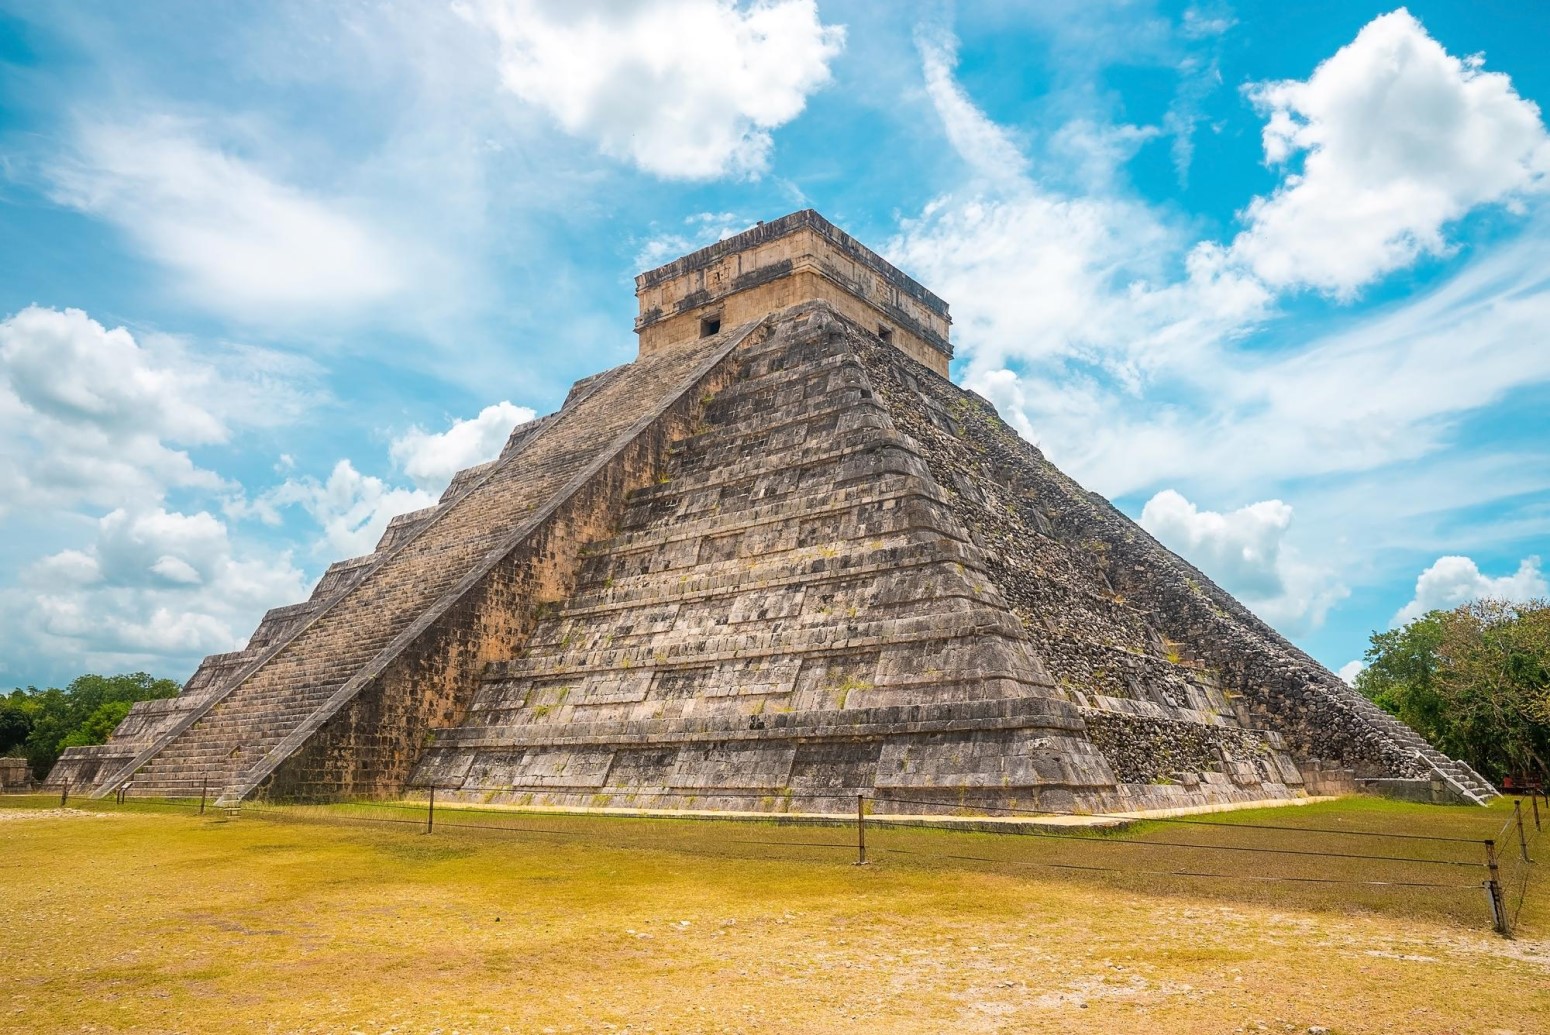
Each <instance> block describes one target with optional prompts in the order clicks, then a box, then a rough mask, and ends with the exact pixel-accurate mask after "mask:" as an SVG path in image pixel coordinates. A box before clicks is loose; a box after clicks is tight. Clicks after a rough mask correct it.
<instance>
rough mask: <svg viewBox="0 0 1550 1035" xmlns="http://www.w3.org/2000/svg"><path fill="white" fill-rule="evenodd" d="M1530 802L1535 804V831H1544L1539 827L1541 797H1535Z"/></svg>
mask: <svg viewBox="0 0 1550 1035" xmlns="http://www.w3.org/2000/svg"><path fill="white" fill-rule="evenodd" d="M1529 801H1531V802H1533V803H1534V829H1535V830H1543V829H1544V828H1543V827H1541V826H1540V825H1539V795H1537V794H1536V795H1534V796H1533V797H1531V798H1529Z"/></svg>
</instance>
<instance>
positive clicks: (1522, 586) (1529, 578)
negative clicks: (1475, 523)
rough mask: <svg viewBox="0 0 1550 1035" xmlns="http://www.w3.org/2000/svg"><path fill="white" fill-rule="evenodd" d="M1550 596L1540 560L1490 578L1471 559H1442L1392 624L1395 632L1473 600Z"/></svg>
mask: <svg viewBox="0 0 1550 1035" xmlns="http://www.w3.org/2000/svg"><path fill="white" fill-rule="evenodd" d="M1545 596H1550V582H1547V581H1546V579H1545V574H1544V572H1543V571H1541V570H1540V567H1539V558H1538V557H1525V558H1524V559H1523V562H1522V563H1521V564H1519V565H1518V570H1517V571H1515V572H1513V573H1512V574H1511V575H1499V576H1495V577H1493V576H1490V575H1487V574H1485V573H1484V572H1482V571H1481V570H1480V566H1479V565H1477V564H1476V563H1475V562H1474V561H1473V560H1471V559H1470V558H1468V557H1457V556H1454V557H1439V558H1437V560H1436V561H1434V562H1433V563H1432V565H1431V567H1429V568H1427V569H1426V570H1425V571H1423V572H1421V574H1420V577H1418V578H1417V579H1416V580H1415V596H1413V597H1411V598H1410V602H1409V603H1408V604H1406V605H1405V606H1404V607H1402V608H1400V609H1399V610H1398V611H1397V612H1395V614H1394V618H1393V619H1392V620H1391V621H1390V623H1389V625H1390V627H1391V628H1398V627H1399V626H1401V625H1404V624H1405V623H1406V622H1412V621H1415V619H1417V618H1419V617H1421V616H1422V615H1424V614H1426V612H1428V611H1439V610H1444V611H1445V610H1450V609H1452V608H1455V607H1458V606H1459V605H1460V604H1467V603H1469V602H1470V601H1471V600H1479V599H1481V598H1482V597H1491V598H1494V599H1497V600H1533V599H1536V598H1539V597H1545Z"/></svg>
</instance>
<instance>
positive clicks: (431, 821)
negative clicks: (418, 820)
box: [425, 784, 436, 834]
mask: <svg viewBox="0 0 1550 1035" xmlns="http://www.w3.org/2000/svg"><path fill="white" fill-rule="evenodd" d="M435 829H436V785H435V784H431V804H430V808H428V809H426V810H425V832H426V833H427V834H429V833H430V832H431V831H432V830H435Z"/></svg>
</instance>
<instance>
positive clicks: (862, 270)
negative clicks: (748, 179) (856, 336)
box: [635, 208, 953, 377]
mask: <svg viewBox="0 0 1550 1035" xmlns="http://www.w3.org/2000/svg"><path fill="white" fill-rule="evenodd" d="M635 296H636V298H638V299H639V300H640V315H639V316H637V317H636V318H635V333H636V334H638V335H640V354H641V355H642V356H645V355H649V354H650V353H653V352H656V351H658V350H660V349H663V348H666V347H668V346H670V345H672V344H673V343H675V342H681V341H685V340H690V339H694V338H700V337H709V336H711V335H714V334H717V333H719V332H720V330H721V328H722V327H723V326H726V327H732V326H735V325H737V324H740V323H743V322H745V321H747V320H753V319H757V318H759V317H761V316H763V315H764V314H766V313H770V312H775V311H777V310H780V309H784V308H786V307H787V306H792V305H796V304H797V303H799V302H807V301H811V300H813V299H823V300H825V301H827V302H829V303H830V304H831V305H833V306H834V308H835V309H837V310H839V312H840V313H842V314H843V315H845V316H847V317H849V318H850V319H852V320H854V321H855V322H856V323H858V324H859V325H861V326H862V327H865V328H867V329H868V330H869V331H871V332H872V333H874V334H876V335H877V336H878V337H879V338H881V339H882V340H883V341H885V342H887V343H889V344H891V345H893V346H894V347H895V348H897V349H899V350H900V351H902V352H904V353H905V355H907V356H909V357H910V358H911V359H913V360H915V361H917V362H919V363H923V364H925V365H926V366H927V367H929V368H931V369H932V370H934V371H936V372H937V373H938V374H941V375H942V376H944V377H945V376H947V362H948V360H950V359H951V358H952V355H953V347H952V345H951V344H949V343H948V339H947V335H948V328H949V327H950V326H951V325H952V322H953V321H952V317H950V316H949V315H948V312H947V303H946V302H944V301H942V300H941V299H940V298H938V297H937V296H936V295H934V294H932V293H931V292H930V291H928V290H926V289H925V288H924V287H922V286H921V285H920V284H918V283H916V282H915V281H914V280H913V279H911V278H910V277H908V276H907V275H905V274H904V273H903V272H901V271H900V270H899V269H898V267H896V266H894V265H893V264H892V263H890V262H888V260H886V259H884V258H883V257H882V256H881V255H878V254H877V253H876V252H874V251H873V250H872V249H870V248H868V247H867V246H866V245H864V244H862V243H861V242H860V241H857V240H856V239H855V238H854V237H851V236H850V235H849V234H847V233H846V232H845V231H843V230H841V229H840V228H839V227H837V226H835V225H834V224H833V223H831V222H829V221H828V220H827V219H825V218H823V216H820V215H819V214H818V213H817V212H815V211H813V210H812V209H810V208H808V209H803V210H802V211H800V212H793V213H791V214H790V215H788V216H782V217H781V218H780V219H777V220H775V221H774V222H770V223H760V224H759V225H758V226H755V227H753V228H751V229H749V230H745V231H743V232H742V233H740V234H737V235H736V236H734V237H729V238H727V239H726V240H724V241H718V242H717V243H715V244H713V245H711V246H710V247H708V248H701V249H700V250H699V251H697V252H691V253H690V254H688V255H685V256H684V257H683V258H681V259H676V260H674V261H673V262H670V263H668V264H667V265H665V266H658V267H657V268H656V269H653V270H647V271H646V272H644V273H642V274H641V275H640V276H638V277H636V278H635Z"/></svg>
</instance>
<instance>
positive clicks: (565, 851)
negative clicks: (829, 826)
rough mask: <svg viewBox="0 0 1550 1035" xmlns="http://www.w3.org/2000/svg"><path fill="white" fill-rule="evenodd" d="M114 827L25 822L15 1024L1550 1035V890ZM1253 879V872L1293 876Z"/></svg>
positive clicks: (1248, 860)
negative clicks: (1497, 891) (1493, 920)
mask: <svg viewBox="0 0 1550 1035" xmlns="http://www.w3.org/2000/svg"><path fill="white" fill-rule="evenodd" d="M54 804H55V805H57V799H56V801H55V803H54ZM90 811H92V812H96V813H98V814H99V816H107V817H108V819H110V820H111V821H105V820H103V819H101V818H98V819H93V820H91V821H86V820H83V819H82V818H81V813H78V812H76V811H75V810H60V809H58V808H42V807H40V808H37V809H12V810H6V811H5V812H0V820H4V821H5V822H4V833H3V834H0V845H3V850H0V869H3V871H4V879H3V882H0V929H3V930H4V932H5V936H4V938H3V939H0V945H3V946H4V948H3V953H4V966H3V972H0V973H3V976H0V1028H3V1029H4V1030H6V1031H16V1032H24V1031H25V1032H56V1031H57V1032H64V1031H70V1032H77V1031H95V1032H163V1031H168V1032H171V1031H181V1032H225V1031H259V1032H357V1031H358V1032H370V1033H382V1032H401V1033H431V1032H440V1033H442V1035H450V1033H452V1032H460V1033H475V1032H508V1031H509V1032H625V1031H628V1032H673V1033H678V1032H804V1033H806V1032H853V1031H866V1032H1159V1033H1173V1032H1180V1033H1182V1032H1189V1033H1213V1032H1223V1033H1227V1032H1261V1031H1266V1032H1318V1031H1319V1030H1320V1029H1323V1030H1327V1031H1328V1032H1330V1033H1331V1035H1345V1033H1357V1032H1371V1033H1378V1032H1382V1033H1397V1032H1404V1033H1439V1035H1440V1033H1482V1035H1486V1033H1496V1035H1500V1033H1507V1032H1513V1033H1519V1035H1530V1033H1533V1035H1539V1033H1546V1032H1550V942H1547V941H1545V940H1543V939H1544V936H1545V935H1546V934H1547V933H1550V931H1547V930H1546V928H1547V924H1546V917H1547V914H1550V910H1547V908H1546V906H1547V903H1546V898H1547V896H1546V894H1545V892H1544V882H1543V881H1542V880H1541V879H1540V878H1539V877H1538V876H1537V875H1536V876H1535V877H1534V879H1533V880H1531V882H1530V883H1529V885H1528V891H1527V895H1526V897H1525V899H1524V905H1523V907H1522V910H1521V913H1520V927H1519V930H1518V937H1517V938H1515V939H1513V940H1507V939H1503V938H1501V937H1499V936H1497V935H1494V934H1492V933H1490V932H1489V930H1488V929H1487V924H1486V922H1485V920H1484V917H1485V915H1486V912H1485V904H1484V895H1483V893H1482V892H1480V891H1479V890H1478V889H1474V890H1472V891H1461V892H1458V893H1456V896H1455V897H1457V898H1458V899H1459V901H1458V903H1457V904H1456V906H1455V905H1451V904H1449V902H1451V900H1448V901H1447V902H1443V901H1442V900H1441V899H1439V902H1441V904H1439V905H1437V906H1435V907H1433V906H1431V905H1427V904H1426V903H1425V902H1424V901H1422V900H1421V899H1417V898H1414V897H1411V896H1409V895H1407V894H1406V893H1405V891H1404V889H1388V890H1387V891H1386V892H1385V893H1386V894H1389V895H1390V897H1389V898H1386V899H1385V898H1377V899H1374V898H1372V897H1370V896H1369V897H1367V898H1362V899H1360V900H1359V901H1358V900H1353V899H1352V898H1350V897H1349V896H1347V895H1345V894H1344V892H1343V891H1342V889H1340V888H1333V889H1331V888H1324V887H1318V886H1314V885H1309V886H1308V888H1309V889H1311V890H1307V889H1304V888H1303V887H1302V886H1300V885H1285V886H1282V885H1279V884H1252V883H1251V882H1247V881H1245V883H1243V884H1241V885H1240V884H1237V883H1234V882H1226V881H1202V880H1184V879H1177V878H1168V879H1161V878H1141V877H1136V876H1135V875H1130V876H1125V875H1112V874H1111V875H1106V876H1105V875H1101V874H1100V875H1090V874H1083V873H1080V872H1074V873H1072V872H1061V871H1058V870H1052V869H1046V870H1042V871H1041V870H1038V869H1036V868H1030V869H1027V870H1025V871H1020V872H1004V871H1003V870H1002V869H997V868H996V867H986V866H983V865H980V864H979V863H977V862H974V861H972V860H975V859H986V858H989V857H990V855H989V853H990V852H991V848H989V847H987V846H990V845H995V846H1004V845H1008V844H1012V845H1013V846H1014V847H1019V850H1022V849H1021V845H1022V842H1016V841H1015V836H1014V835H970V834H958V833H953V834H944V833H939V832H916V833H912V834H902V833H901V834H898V835H894V836H895V837H896V838H897V840H895V841H894V842H892V844H891V845H890V844H889V843H885V842H875V849H874V852H875V854H874V862H873V863H872V864H871V865H868V866H866V867H858V866H854V865H850V864H849V859H848V857H844V858H834V856H833V854H832V853H831V854H829V855H823V854H821V853H820V854H819V855H818V857H807V856H803V855H801V854H800V853H799V852H797V850H796V849H793V850H792V851H791V852H786V853H784V854H783V856H782V857H774V856H775V855H777V854H781V853H780V852H778V851H777V850H774V849H768V848H765V849H758V850H757V851H755V850H752V849H745V850H741V851H738V850H733V845H734V844H735V843H738V842H741V841H753V840H756V839H755V838H751V837H750V836H749V830H750V828H749V827H748V826H747V825H746V824H745V825H736V824H720V823H697V824H681V825H680V826H677V827H674V828H672V830H671V836H670V837H668V838H665V839H663V841H662V844H665V845H666V846H665V847H664V846H662V845H654V846H651V847H646V846H643V845H642V844H640V843H636V841H634V840H632V836H631V834H630V832H629V831H630V830H631V829H632V828H630V827H629V826H628V824H630V823H631V821H629V820H613V821H611V822H612V823H614V824H616V825H617V824H623V826H615V827H608V826H606V825H598V826H594V827H593V828H591V829H593V830H594V831H599V832H601V833H602V834H603V835H605V836H599V837H590V838H582V837H570V836H551V837H539V836H523V835H522V834H520V833H515V832H505V833H499V834H497V833H491V832H488V831H486V832H482V833H481V832H474V831H464V832H459V831H457V830H450V831H440V830H438V832H437V833H435V834H434V835H429V836H427V835H425V834H423V833H420V832H418V830H417V829H416V828H414V827H411V826H409V825H403V826H386V825H382V826H363V825H347V824H339V823H316V822H310V823H301V822H276V821H273V820H257V819H253V818H251V817H249V818H243V819H241V820H238V821H235V822H229V821H224V820H223V819H221V818H220V817H217V816H214V815H211V816H206V817H202V818H201V817H198V816H196V815H193V814H192V813H191V812H190V811H189V810H160V811H156V810H148V809H144V810H143V809H138V808H134V807H116V806H113V805H111V804H108V805H103V806H100V807H98V803H92V808H91V810H90ZM1288 811H1289V810H1279V811H1278V812H1277V813H1276V814H1275V821H1276V822H1282V821H1284V820H1285V818H1286V813H1287V812H1288ZM1290 811H1296V812H1298V813H1299V815H1301V814H1303V813H1306V814H1307V816H1306V818H1305V820H1304V821H1305V822H1307V823H1309V824H1310V825H1312V824H1315V823H1317V824H1322V825H1324V826H1326V827H1328V826H1329V825H1331V824H1338V823H1342V822H1349V823H1351V824H1352V825H1354V826H1363V825H1366V826H1369V827H1381V826H1385V825H1386V826H1387V827H1389V828H1393V829H1400V828H1404V829H1427V830H1438V829H1449V830H1453V829H1459V830H1462V829H1465V828H1466V827H1467V829H1469V830H1471V831H1473V830H1475V829H1477V828H1478V829H1485V828H1486V827H1494V826H1495V825H1496V824H1498V823H1499V822H1500V821H1501V818H1502V812H1501V809H1500V808H1498V809H1495V810H1492V811H1491V813H1489V814H1487V813H1485V812H1484V810H1474V811H1473V812H1470V811H1467V810H1435V809H1434V810H1430V811H1428V810H1427V809H1426V808H1425V807H1414V808H1411V807H1394V806H1390V805H1388V804H1387V803H1385V804H1384V805H1382V806H1373V805H1370V804H1366V803H1363V802H1362V801H1360V800H1357V801H1355V802H1352V803H1346V802H1337V803H1332V804H1330V805H1327V806H1312V807H1310V808H1309V809H1305V810H1290ZM1509 811H1510V807H1509ZM17 812H22V813H25V819H21V818H19V817H18V816H17V815H16V813H17ZM1238 815H1240V816H1242V817H1243V818H1242V822H1243V823H1245V824H1252V823H1253V821H1254V818H1255V816H1256V814H1255V813H1246V814H1238ZM1258 815H1260V816H1262V817H1263V816H1267V815H1269V813H1262V814H1258ZM1439 817H1441V818H1439ZM636 822H639V821H636ZM599 823H600V824H601V823H603V821H599ZM753 829H754V830H755V831H757V830H759V829H761V828H753ZM804 829H805V830H806V833H805V834H804V833H803V832H802V831H803V830H804ZM612 830H617V831H618V834H617V836H607V835H608V833H609V831H612ZM795 831H796V832H795V833H789V832H788V833H786V834H785V835H783V836H785V837H787V838H790V839H792V841H793V844H799V843H800V841H799V839H800V838H801V837H807V838H809V839H813V838H815V837H816V835H814V834H813V832H812V829H811V828H795ZM1131 833H1132V834H1134V835H1142V836H1151V837H1159V838H1174V839H1177V838H1178V836H1179V831H1178V830H1177V829H1163V830H1162V832H1161V833H1160V834H1156V833H1148V832H1147V831H1146V830H1137V831H1132V832H1131ZM1469 836H1473V835H1472V834H1471V835H1469ZM1301 843H1303V844H1313V843H1315V842H1314V840H1313V839H1312V835H1310V837H1309V838H1307V839H1303V840H1302V841H1301ZM718 847H719V848H724V849H726V850H727V852H728V853H730V854H718ZM1122 847H1124V846H1122V845H1121V846H1106V845H1103V844H1102V843H1097V844H1090V845H1089V844H1082V845H1071V844H1068V843H1057V844H1053V845H1048V846H1047V845H1046V844H1045V843H1044V842H1042V841H1041V842H1038V843H1037V844H1032V845H1031V847H1029V848H1028V849H1027V851H1030V852H1031V851H1032V850H1033V849H1034V848H1037V849H1040V850H1043V851H1047V852H1050V853H1057V854H1055V855H1048V856H1045V857H1041V858H1052V859H1062V860H1069V859H1073V858H1078V859H1080V858H1083V856H1081V855H1080V854H1076V853H1080V852H1083V851H1085V852H1091V853H1098V854H1096V855H1094V856H1093V857H1107V856H1101V853H1105V852H1113V851H1116V850H1118V849H1119V848H1122ZM1466 847H1467V846H1466ZM1536 847H1538V846H1536ZM928 849H929V852H928ZM1544 849H1545V850H1546V851H1550V840H1547V841H1546V842H1544ZM812 851H817V850H816V849H814V850H812ZM760 853H762V855H763V857H759V854H760ZM931 853H934V854H931ZM1223 855H1227V856H1231V855H1232V853H1218V854H1217V855H1216V856H1214V857H1213V865H1215V866H1217V867H1221V866H1223V865H1225V864H1226V863H1224V862H1223V860H1222V859H1221V856H1223ZM955 856H959V857H962V858H961V859H957V860H955V859H954V857H955ZM1028 858H1030V859H1033V865H1034V866H1035V867H1036V866H1037V865H1039V864H1038V860H1037V859H1036V858H1033V857H1032V856H1028ZM965 860H969V861H965ZM1228 861H1229V862H1232V864H1233V865H1236V866H1239V867H1241V868H1242V869H1243V872H1244V875H1245V877H1246V878H1247V877H1252V876H1255V875H1262V874H1263V872H1264V868H1265V865H1266V864H1265V861H1264V859H1263V858H1261V857H1259V856H1256V855H1253V854H1251V853H1244V854H1242V858H1241V859H1238V860H1237V861H1235V862H1233V861H1232V860H1231V859H1229V860H1228ZM1354 865H1368V866H1370V865H1371V864H1364V863H1359V862H1357V863H1355V864H1354ZM1466 882H1467V881H1466ZM1438 894H1439V895H1440V894H1441V893H1438ZM1417 903H1420V904H1417Z"/></svg>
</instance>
